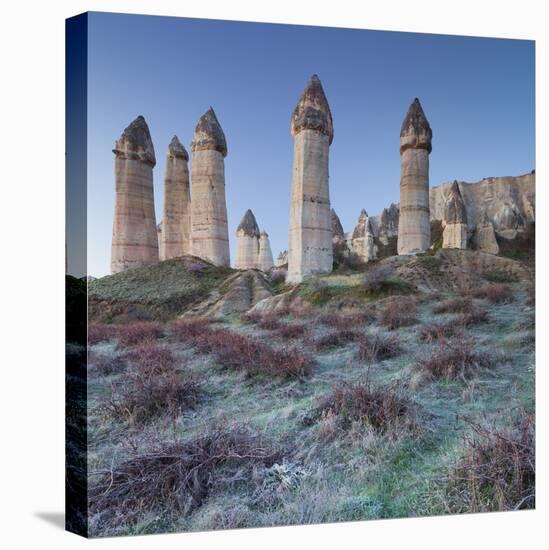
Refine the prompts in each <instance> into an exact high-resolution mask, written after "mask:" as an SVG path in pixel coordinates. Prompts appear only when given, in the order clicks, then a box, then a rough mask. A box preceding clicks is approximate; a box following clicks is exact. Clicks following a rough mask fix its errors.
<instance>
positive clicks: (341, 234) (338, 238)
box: [330, 208, 345, 245]
mask: <svg viewBox="0 0 549 550" xmlns="http://www.w3.org/2000/svg"><path fill="white" fill-rule="evenodd" d="M330 214H331V218H332V244H334V245H336V244H340V243H345V231H343V226H342V225H341V221H340V219H339V216H338V215H337V214H336V211H335V210H334V209H333V208H332V210H331V213H330Z"/></svg>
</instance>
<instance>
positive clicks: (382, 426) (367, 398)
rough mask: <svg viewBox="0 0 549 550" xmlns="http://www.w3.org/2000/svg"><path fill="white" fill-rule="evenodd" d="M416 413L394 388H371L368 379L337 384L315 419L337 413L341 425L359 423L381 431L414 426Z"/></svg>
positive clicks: (413, 405)
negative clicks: (362, 381) (355, 382)
mask: <svg viewBox="0 0 549 550" xmlns="http://www.w3.org/2000/svg"><path fill="white" fill-rule="evenodd" d="M416 413H417V411H416V407H415V404H414V402H413V401H412V400H411V399H409V398H407V397H405V396H404V395H402V394H401V393H400V392H399V391H397V390H396V389H394V388H389V387H377V388H373V387H371V386H370V384H369V383H368V382H365V383H358V384H346V385H342V386H338V387H336V388H335V389H334V390H333V391H332V392H330V393H329V394H328V395H326V396H324V397H323V398H321V400H320V402H319V404H318V406H317V409H316V414H317V417H318V418H322V416H324V417H326V415H330V414H333V415H336V416H337V418H338V424H339V425H340V426H341V427H342V428H350V427H351V426H352V425H353V424H354V423H355V422H359V423H363V424H367V425H369V426H371V427H372V428H373V429H374V430H376V431H377V432H380V433H389V432H396V431H401V430H404V431H413V430H415V429H417V427H418V423H417V414H416Z"/></svg>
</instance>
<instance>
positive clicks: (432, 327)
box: [418, 320, 462, 342]
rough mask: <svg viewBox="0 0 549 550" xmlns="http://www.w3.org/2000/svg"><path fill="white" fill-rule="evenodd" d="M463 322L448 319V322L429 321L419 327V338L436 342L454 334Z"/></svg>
mask: <svg viewBox="0 0 549 550" xmlns="http://www.w3.org/2000/svg"><path fill="white" fill-rule="evenodd" d="M461 324H462V323H461V322H459V321H455V320H452V321H447V322H446V323H429V324H428V325H424V326H422V327H421V328H420V329H419V334H418V336H419V339H420V340H422V341H424V342H435V341H438V340H444V339H447V338H450V337H451V336H453V335H454V334H455V333H456V331H457V330H458V329H460V328H461V326H460V325H461Z"/></svg>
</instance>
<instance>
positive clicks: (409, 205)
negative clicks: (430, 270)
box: [398, 97, 433, 254]
mask: <svg viewBox="0 0 549 550" xmlns="http://www.w3.org/2000/svg"><path fill="white" fill-rule="evenodd" d="M432 137H433V132H432V131H431V127H430V126H429V122H428V121H427V118H426V117H425V113H424V112H423V109H422V108H421V104H420V103H419V99H418V98H417V97H416V98H415V99H414V102H413V103H412V104H411V105H410V108H409V109H408V113H407V114H406V118H405V119H404V122H403V123H402V128H401V130H400V219H399V224H398V253H399V254H415V253H418V252H425V251H426V250H427V249H428V248H429V246H430V244H431V243H430V241H431V224H430V221H429V153H430V152H431V150H432V146H431V140H432Z"/></svg>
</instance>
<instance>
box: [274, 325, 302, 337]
mask: <svg viewBox="0 0 549 550" xmlns="http://www.w3.org/2000/svg"><path fill="white" fill-rule="evenodd" d="M308 334H309V327H308V326H307V325H306V324H304V323H299V324H295V323H294V324H291V325H281V326H280V328H279V329H278V335H279V336H280V337H281V338H284V339H286V340H292V339H294V338H301V337H303V336H307V335H308Z"/></svg>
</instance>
